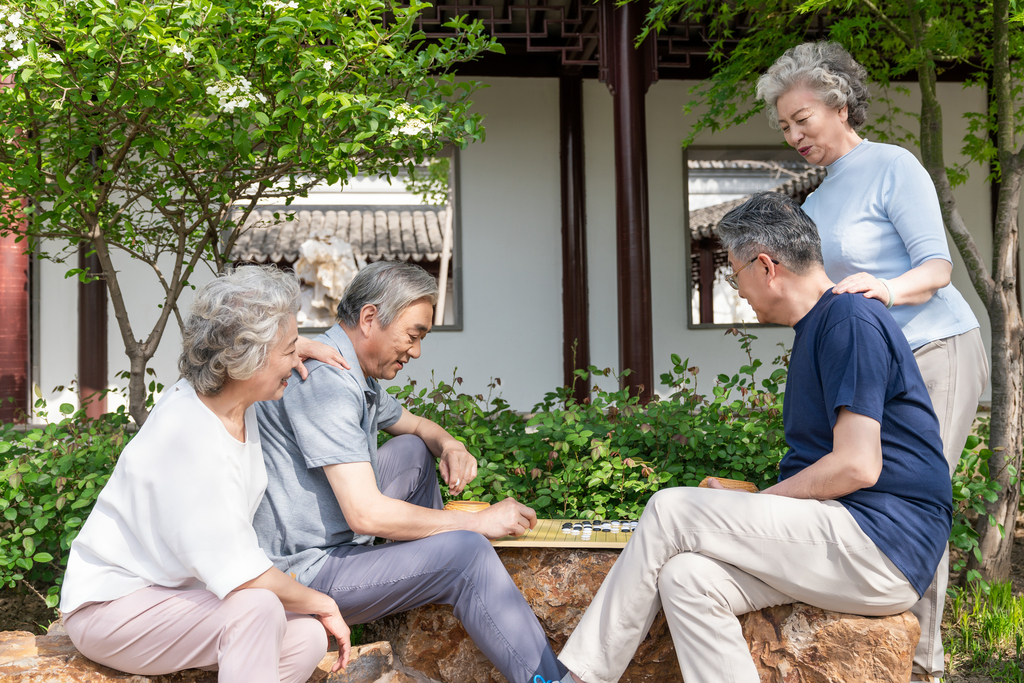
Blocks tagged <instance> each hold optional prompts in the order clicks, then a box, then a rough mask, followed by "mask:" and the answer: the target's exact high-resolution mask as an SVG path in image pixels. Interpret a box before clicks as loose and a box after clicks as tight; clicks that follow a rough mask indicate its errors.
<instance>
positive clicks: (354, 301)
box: [338, 261, 437, 329]
mask: <svg viewBox="0 0 1024 683" xmlns="http://www.w3.org/2000/svg"><path fill="white" fill-rule="evenodd" d="M419 299H426V300H427V301H429V302H430V305H431V306H433V305H435V304H436V303H437V280H435V279H434V276H433V275H431V274H430V273H428V272H427V271H425V270H423V268H420V267H419V266H417V265H416V264H414V263H405V262H404V261H377V262H376V263H371V264H370V265H368V266H366V267H365V268H363V269H362V270H360V271H359V272H358V273H356V276H355V277H354V278H352V282H350V283H348V287H347V288H346V289H345V294H343V295H342V297H341V303H339V304H338V321H339V322H341V324H342V325H344V326H345V327H348V328H350V329H352V328H355V327H357V326H358V325H359V314H360V313H361V312H362V310H363V306H367V305H370V304H372V305H374V306H376V307H377V316H378V320H379V321H380V326H381V327H382V328H383V327H387V326H388V325H390V324H391V323H392V322H394V321H395V318H397V317H398V316H400V315H401V314H402V311H404V310H405V309H406V308H408V307H409V305H410V304H411V303H412V302H414V301H417V300H419Z"/></svg>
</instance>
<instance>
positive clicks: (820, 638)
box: [0, 548, 920, 683]
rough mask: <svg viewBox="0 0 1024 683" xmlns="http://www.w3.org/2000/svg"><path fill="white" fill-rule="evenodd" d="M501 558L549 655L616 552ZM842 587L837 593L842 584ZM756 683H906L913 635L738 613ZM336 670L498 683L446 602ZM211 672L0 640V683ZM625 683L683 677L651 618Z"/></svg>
mask: <svg viewBox="0 0 1024 683" xmlns="http://www.w3.org/2000/svg"><path fill="white" fill-rule="evenodd" d="M498 554H499V556H500V557H501V560H502V562H503V563H504V564H505V567H506V568H508V570H509V573H510V574H511V575H512V578H513V580H514V581H515V582H516V585H518V586H519V588H520V590H522V592H523V594H524V595H525V596H526V599H527V600H528V601H529V602H530V605H531V606H532V607H533V609H534V611H535V612H536V613H537V616H538V617H539V618H540V621H541V624H542V625H543V626H544V629H545V631H546V632H547V634H548V638H549V639H550V640H551V644H552V646H553V647H554V650H555V652H558V651H559V650H560V649H561V648H562V646H563V645H564V644H565V641H566V640H567V639H568V637H569V634H570V633H572V630H573V628H574V627H575V626H576V623H577V622H578V621H579V619H580V617H582V616H583V612H584V611H585V610H586V608H587V605H589V604H590V601H591V599H592V597H593V596H594V594H595V593H596V592H597V589H598V587H599V586H600V585H601V582H602V581H603V580H604V577H605V575H606V574H607V573H608V570H609V569H610V568H611V566H612V563H614V562H615V558H616V557H617V555H618V551H614V550H589V551H585V550H569V549H554V548H500V549H498ZM840 589H841V588H840ZM740 621H741V622H742V624H743V633H744V635H745V636H746V638H747V643H748V644H749V645H750V652H751V656H752V657H753V658H754V663H755V664H756V665H757V669H758V672H759V673H760V675H761V683H905V681H907V680H909V678H910V666H911V660H912V659H913V654H914V648H915V647H916V645H917V640H918V636H919V635H920V628H919V626H918V624H917V619H915V618H914V616H913V615H911V614H910V613H904V614H898V615H895V616H891V617H876V618H872V617H860V616H854V615H849V614H838V613H835V612H826V611H823V610H820V609H817V608H814V607H810V606H808V605H803V604H795V605H782V606H779V607H772V608H769V609H765V610H761V611H760V612H753V613H751V614H747V615H744V616H743V617H741V618H740ZM363 639H364V640H379V641H382V642H375V643H372V644H370V645H362V646H358V647H356V648H354V652H353V658H352V662H351V663H350V664H349V667H348V669H347V670H346V671H345V672H344V673H341V674H330V673H329V672H330V668H331V666H332V665H333V663H334V662H335V661H336V659H337V653H336V652H333V653H328V654H327V656H326V657H325V658H324V660H323V661H322V662H321V663H320V667H319V669H318V671H317V672H316V673H314V675H313V677H312V678H311V679H310V682H311V683H437V682H440V683H504V682H505V679H504V678H503V677H502V676H501V674H499V673H498V672H497V670H495V669H494V667H492V666H491V664H490V662H488V661H487V659H486V658H485V657H484V656H483V654H482V653H481V652H480V651H479V650H478V649H477V648H476V646H475V645H473V643H472V641H471V640H470V639H469V636H468V635H467V634H466V632H465V630H463V628H462V626H461V624H459V622H458V620H456V619H455V617H454V616H453V614H452V610H451V608H449V607H445V606H428V607H423V608H420V609H417V610H413V611H411V612H405V613H403V614H399V615H396V616H394V617H389V618H387V619H382V620H380V621H377V622H375V623H373V624H368V625H367V626H366V627H365V629H364V631H363ZM216 680H217V677H216V674H215V673H210V672H204V671H195V670H192V671H184V672H181V673H177V674H171V675H168V676H152V677H145V676H131V675H128V674H123V673H119V672H117V671H113V670H111V669H108V668H106V667H103V666H100V665H98V664H95V663H93V662H90V661H89V660H88V659H86V658H85V657H83V656H82V655H81V654H79V653H78V652H77V651H76V650H75V648H74V646H73V645H71V642H70V641H69V640H68V638H67V637H65V636H33V635H32V634H29V633H24V632H8V633H2V634H0V683H14V682H15V681H17V682H18V683H58V682H68V683H70V682H71V681H74V683H113V682H115V681H116V682H119V683H121V682H123V683H129V682H130V683H215V682H216ZM621 681H622V683H670V682H679V681H682V677H681V676H680V674H679V666H678V664H677V662H676V655H675V650H674V648H673V647H672V639H671V636H670V635H669V632H668V626H667V624H666V623H665V618H664V615H661V614H659V615H658V618H657V619H655V622H654V625H653V626H652V627H651V631H650V634H649V635H648V637H647V638H646V639H645V640H644V641H643V643H641V645H640V648H639V650H638V651H637V653H636V656H635V657H634V659H633V663H632V664H631V665H630V667H629V668H628V669H627V670H626V673H625V675H624V676H623V677H622V679H621Z"/></svg>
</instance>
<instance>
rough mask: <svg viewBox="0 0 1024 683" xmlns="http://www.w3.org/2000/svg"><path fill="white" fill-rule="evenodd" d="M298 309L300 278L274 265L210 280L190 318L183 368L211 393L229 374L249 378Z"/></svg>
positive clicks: (199, 387) (180, 362)
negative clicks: (297, 278)
mask: <svg viewBox="0 0 1024 683" xmlns="http://www.w3.org/2000/svg"><path fill="white" fill-rule="evenodd" d="M298 310H299V283H298V280H296V279H295V275H294V274H293V273H286V272H284V271H282V270H280V269H279V268H277V267H275V266H242V267H240V268H236V269H234V270H233V271H229V272H228V274H227V275H224V276H222V277H218V278H216V279H215V280H211V281H210V282H208V283H206V284H205V285H203V286H202V287H200V288H199V291H197V292H196V298H195V300H194V301H193V302H192V309H191V311H190V313H189V316H188V320H186V321H185V327H184V329H183V330H182V335H181V345H182V349H181V357H180V358H179V359H178V371H179V372H181V375H182V377H184V378H185V379H187V380H188V381H189V383H190V384H191V385H192V388H193V389H195V390H196V391H197V392H199V393H200V394H206V395H207V396H215V395H216V394H218V393H219V392H220V390H221V389H223V388H224V383H225V382H226V381H227V380H228V379H229V378H230V379H239V380H242V379H249V378H250V377H252V376H253V375H254V374H256V372H257V371H259V370H260V368H262V367H263V364H264V362H265V361H266V358H267V352H268V351H269V350H270V348H271V347H272V346H273V345H274V343H275V342H276V341H277V338H278V336H279V334H280V330H281V328H282V326H283V325H284V324H285V323H286V322H287V321H288V319H289V318H290V317H291V316H294V315H295V314H296V312H298Z"/></svg>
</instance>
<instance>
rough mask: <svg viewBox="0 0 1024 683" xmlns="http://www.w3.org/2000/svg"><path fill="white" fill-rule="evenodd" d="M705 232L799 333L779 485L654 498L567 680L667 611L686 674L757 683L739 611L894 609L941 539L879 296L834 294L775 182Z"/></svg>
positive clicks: (911, 394)
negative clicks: (713, 233)
mask: <svg viewBox="0 0 1024 683" xmlns="http://www.w3.org/2000/svg"><path fill="white" fill-rule="evenodd" d="M718 234H719V238H720V239H721V241H722V244H723V245H724V246H725V247H726V248H727V249H728V250H729V261H730V263H731V265H732V268H733V273H732V275H731V276H730V277H729V282H730V284H732V285H733V287H736V288H737V289H739V293H740V296H742V297H743V298H744V299H746V300H747V301H748V302H749V303H750V305H751V307H753V309H754V311H755V312H756V313H757V318H758V320H759V321H760V322H763V323H778V324H782V325H789V326H791V327H793V329H794V330H795V332H796V338H795V339H794V341H793V352H792V354H791V355H790V366H789V379H788V383H787V386H786V399H785V404H784V409H783V418H784V423H785V429H786V442H787V443H788V445H789V449H790V450H789V452H788V453H787V454H786V456H785V457H784V458H783V459H782V463H781V465H780V472H779V483H777V484H776V485H774V486H772V487H771V488H768V489H766V490H764V491H762V492H761V493H760V494H750V493H745V492H738V491H731V490H730V491H727V490H714V489H698V488H675V489H667V490H663V491H660V492H658V493H657V494H655V495H654V497H653V498H651V501H650V503H648V505H647V508H646V509H645V510H644V514H643V517H642V518H641V520H640V525H639V527H638V528H637V531H636V533H635V534H634V536H633V538H632V539H631V540H630V542H629V545H627V546H626V549H625V550H624V551H623V553H622V555H621V556H620V557H619V559H618V561H617V562H616V563H615V566H614V567H613V568H612V570H611V572H609V574H608V577H607V578H606V579H605V582H604V584H603V585H602V586H601V589H600V591H598V593H597V596H596V597H595V598H594V602H593V603H592V604H591V605H590V608H589V609H588V610H587V613H586V614H585V615H584V617H583V619H582V621H581V622H580V624H579V626H578V627H577V628H576V631H575V632H574V633H573V634H572V637H571V638H570V639H569V641H568V642H567V643H566V646H565V648H564V649H563V650H562V652H561V654H560V655H559V659H560V660H561V661H562V663H563V664H565V665H566V666H567V667H569V669H570V673H569V674H567V675H566V677H565V678H564V679H563V680H565V681H570V680H575V681H584V682H585V683H612V682H613V681H616V680H618V678H619V677H620V676H621V675H622V673H623V671H625V669H626V666H627V665H628V664H629V661H630V659H631V658H632V656H633V653H634V652H635V650H636V648H637V646H638V645H639V644H640V641H641V640H642V639H643V637H644V635H645V634H646V633H647V630H648V628H650V625H651V622H652V620H653V619H654V616H655V614H656V613H657V611H658V609H659V608H661V607H664V609H665V616H666V617H667V620H668V624H669V628H670V630H671V632H672V639H673V641H674V643H675V649H676V655H677V656H678V658H679V667H680V669H682V673H683V679H684V680H685V681H686V682H687V683H701V682H718V681H735V682H744V683H746V682H749V683H757V681H758V674H757V671H756V670H755V668H754V664H753V661H752V660H751V657H750V653H749V651H748V649H747V644H746V642H745V641H744V638H743V633H742V630H741V628H740V624H739V621H738V620H737V619H736V615H739V614H744V613H746V612H751V611H753V610H758V609H762V608H764V607H769V606H772V605H780V604H784V603H790V602H795V601H800V602H805V603H809V604H811V605H816V606H818V607H821V608H824V609H829V610H835V611H839V612H847V613H852V614H863V615H872V616H874V615H885V614H896V613H899V612H902V611H904V610H906V609H908V608H909V607H911V606H912V605H913V604H914V603H916V602H917V600H918V597H919V596H920V595H921V594H922V593H923V592H924V591H925V590H926V589H927V588H928V584H929V582H930V581H931V578H932V574H933V573H934V572H935V567H936V565H937V564H938V562H939V558H940V557H941V556H942V552H943V549H944V548H945V545H946V539H947V538H948V536H949V530H950V517H951V511H952V503H951V498H952V496H951V492H950V483H949V471H948V468H947V465H946V461H945V459H944V458H943V455H942V442H941V440H940V439H939V425H938V421H937V420H936V417H935V413H934V412H933V411H932V407H931V403H930V401H929V399H928V393H927V391H926V390H925V386H924V382H923V381H922V379H921V373H920V372H919V371H918V368H917V363H916V362H915V360H914V356H913V354H912V353H911V351H910V347H909V346H908V344H907V340H906V339H905V338H904V336H903V333H902V332H901V331H900V328H899V326H897V325H896V323H895V322H894V321H893V319H892V317H891V316H890V315H889V312H888V311H887V310H886V309H885V306H884V305H883V304H882V303H881V302H879V301H878V300H876V299H868V298H865V297H864V296H863V295H862V294H835V293H834V292H833V291H832V289H833V287H834V285H833V283H832V282H831V281H830V280H829V279H828V276H827V275H826V274H825V270H824V268H823V266H822V259H821V244H820V241H819V239H818V233H817V230H816V229H815V226H814V223H813V222H812V221H811V219H810V218H808V217H807V215H806V214H804V212H803V211H802V210H801V209H800V208H799V207H798V206H797V205H796V204H795V203H793V201H792V200H791V199H789V198H788V197H786V196H785V195H782V194H779V193H774V192H765V193H761V194H757V195H754V196H753V197H752V198H751V199H750V200H749V201H748V202H746V203H745V204H744V205H742V206H740V207H738V208H736V209H734V210H733V211H731V212H730V213H729V214H727V215H726V216H725V218H723V219H722V222H721V223H720V224H719V226H718ZM716 483H717V482H716ZM719 486H720V485H719ZM907 673H908V675H909V673H910V672H909V671H908V672H907Z"/></svg>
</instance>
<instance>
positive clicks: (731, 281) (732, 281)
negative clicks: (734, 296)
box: [725, 254, 779, 289]
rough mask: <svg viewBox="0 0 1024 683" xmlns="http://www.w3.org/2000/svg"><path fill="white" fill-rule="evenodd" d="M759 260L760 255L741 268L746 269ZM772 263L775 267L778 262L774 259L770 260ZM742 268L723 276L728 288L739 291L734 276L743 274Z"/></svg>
mask: <svg viewBox="0 0 1024 683" xmlns="http://www.w3.org/2000/svg"><path fill="white" fill-rule="evenodd" d="M759 258H761V255H760V254H758V255H757V256H755V257H754V258H752V259H750V260H749V261H747V265H746V266H743V268H746V267H747V266H749V265H750V264H751V263H753V262H754V261H756V260H757V259H759ZM772 263H774V264H775V265H779V262H778V261H776V260H775V259H772ZM743 268H740V269H739V270H737V271H735V272H733V274H732V275H726V276H725V281H726V282H728V283H729V286H730V287H732V288H733V289H739V288H740V285H739V283H737V282H736V276H737V275H739V274H740V273H742V272H743Z"/></svg>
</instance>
